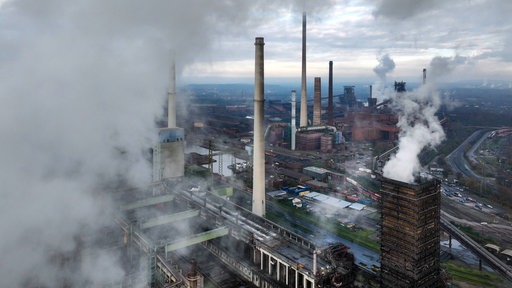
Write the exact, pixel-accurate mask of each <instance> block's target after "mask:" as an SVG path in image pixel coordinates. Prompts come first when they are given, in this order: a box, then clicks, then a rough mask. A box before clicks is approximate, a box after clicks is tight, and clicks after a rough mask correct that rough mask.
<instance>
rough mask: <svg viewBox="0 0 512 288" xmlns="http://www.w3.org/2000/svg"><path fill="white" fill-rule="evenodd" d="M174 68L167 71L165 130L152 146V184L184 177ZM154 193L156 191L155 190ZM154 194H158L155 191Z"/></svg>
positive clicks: (161, 131) (183, 157) (181, 130)
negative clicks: (177, 122)
mask: <svg viewBox="0 0 512 288" xmlns="http://www.w3.org/2000/svg"><path fill="white" fill-rule="evenodd" d="M175 70H176V67H175V64H174V60H173V61H172V63H171V66H170V71H169V74H170V76H169V89H168V93H167V94H168V107H167V115H168V116H167V128H163V129H161V130H160V131H159V143H158V144H156V145H154V146H153V182H155V183H156V182H161V181H164V180H177V179H180V178H181V177H183V176H184V175H185V130H184V129H183V128H178V127H176V72H175ZM155 191H156V190H155ZM156 193H159V192H158V191H156Z"/></svg>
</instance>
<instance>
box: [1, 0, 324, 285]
mask: <svg viewBox="0 0 512 288" xmlns="http://www.w3.org/2000/svg"><path fill="white" fill-rule="evenodd" d="M252 2H257V3H252ZM252 2H251V1H227V0H226V1H224V0H221V1H206V0H192V1H167V0H166V1H164V0H155V1H151V2H150V3H148V2H142V1H132V0H113V1H100V0H74V1H64V0H49V1H39V0H11V1H7V2H5V3H4V4H3V5H2V6H1V8H0V47H2V54H1V55H0V79H1V83H2V84H1V85H0V103H1V105H0V119H1V121H0V133H1V134H2V149H1V150H0V163H1V164H0V182H1V183H2V190H1V191H0V197H1V199H2V201H1V202H0V231H2V237H1V238H0V255H2V261H1V264H0V286H1V287H30V286H38V287H41V286H42V287H61V286H63V285H64V284H63V283H73V285H74V286H75V287H100V286H102V285H103V284H105V283H108V284H112V283H119V282H120V281H121V280H122V278H123V276H124V272H123V271H122V269H121V266H120V265H119V263H118V259H119V255H114V254H112V252H108V251H104V250H101V249H100V248H96V247H94V246H90V245H89V244H91V243H90V241H89V240H87V239H94V238H95V237H94V236H95V235H98V234H101V233H100V229H101V228H102V227H105V226H109V225H112V221H111V219H112V213H113V210H114V208H115V207H116V206H117V204H115V203H112V200H111V199H110V197H109V196H108V194H107V193H106V189H105V187H106V186H112V185H114V184H115V183H117V182H118V181H121V180H122V181H124V183H127V184H128V185H132V186H139V187H140V186H144V185H146V184H148V183H149V181H150V179H151V177H150V173H151V169H150V163H149V162H148V161H147V158H148V152H147V151H148V148H150V147H151V146H152V145H153V144H154V143H156V141H157V137H156V135H157V129H156V127H155V124H154V123H155V120H156V119H158V118H160V117H161V112H162V106H163V104H164V103H165V99H166V88H167V85H168V64H169V51H170V49H173V50H174V51H175V52H176V58H177V62H178V63H177V64H178V65H177V67H184V66H185V65H187V64H190V63H192V62H193V61H194V59H195V57H196V55H198V54H201V53H206V51H208V48H209V47H211V43H213V42H214V40H215V39H216V37H218V36H220V35H222V33H230V32H233V33H236V32H237V31H243V30H244V29H249V28H248V27H250V25H252V24H254V23H251V22H252V21H256V20H257V21H260V20H261V19H262V18H264V17H263V16H262V18H257V19H255V18H254V17H252V18H251V17H249V16H252V15H254V13H255V11H261V10H262V9H263V8H265V9H269V11H271V9H273V8H279V9H293V8H294V7H299V8H298V10H302V5H298V6H294V4H295V3H294V2H289V1H270V0H269V1H252ZM301 2H302V1H301ZM330 3H332V1H324V3H323V4H325V5H323V8H327V7H328V6H329V4H330ZM299 4H302V3H299ZM316 4H318V3H316ZM319 6H320V7H321V5H319ZM306 8H307V7H306ZM256 14H257V13H256ZM250 19H252V20H250ZM253 39H254V38H252V39H250V40H249V41H251V45H252V41H253ZM178 73H179V72H178ZM84 239H85V240H84ZM84 241H85V244H83V242H84ZM119 241H121V239H120V240H119ZM93 242H94V241H93ZM95 255H101V256H98V257H96V256H95ZM69 257H71V258H73V259H75V260H77V259H78V260H77V261H73V262H76V264H75V265H74V266H73V267H70V268H69V267H68V268H66V267H67V266H68V265H66V264H67V263H66V261H65V259H68V258H69Z"/></svg>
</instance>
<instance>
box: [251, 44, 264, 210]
mask: <svg viewBox="0 0 512 288" xmlns="http://www.w3.org/2000/svg"><path fill="white" fill-rule="evenodd" d="M254 45H255V46H256V53H255V71H254V153H253V157H254V158H253V173H252V213H254V214H256V215H258V216H261V217H265V139H264V137H263V136H264V135H263V102H264V101H265V98H264V95H263V93H264V86H265V85H264V61H263V46H264V45H265V42H264V40H263V37H256V41H255V43H254Z"/></svg>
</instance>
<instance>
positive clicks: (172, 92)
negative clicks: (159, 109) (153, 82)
mask: <svg viewBox="0 0 512 288" xmlns="http://www.w3.org/2000/svg"><path fill="white" fill-rule="evenodd" d="M167 96H168V103H167V105H168V106H167V127H168V128H176V67H175V64H174V57H173V58H172V60H171V67H170V69H169V90H168V92H167Z"/></svg>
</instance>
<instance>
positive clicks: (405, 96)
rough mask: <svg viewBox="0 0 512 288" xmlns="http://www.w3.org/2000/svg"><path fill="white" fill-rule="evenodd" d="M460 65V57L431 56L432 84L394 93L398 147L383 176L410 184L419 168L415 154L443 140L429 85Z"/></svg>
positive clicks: (437, 102) (437, 100)
mask: <svg viewBox="0 0 512 288" xmlns="http://www.w3.org/2000/svg"><path fill="white" fill-rule="evenodd" d="M464 62H465V58H462V57H453V58H445V57H435V58H433V59H432V61H431V63H430V68H429V69H428V70H427V71H430V72H431V73H432V74H431V77H429V79H431V80H432V81H429V82H427V84H426V85H423V86H421V87H420V88H418V89H417V90H414V91H412V92H405V93H395V95H394V98H393V102H392V107H393V108H394V109H395V110H396V111H397V113H398V117H399V120H398V124H397V126H398V127H399V128H400V135H399V144H398V146H399V148H398V152H397V153H396V155H394V156H393V157H391V159H390V160H389V161H388V162H387V163H386V165H385V166H384V168H383V174H384V176H385V177H388V178H392V179H395V180H399V181H403V182H408V183H413V182H414V179H415V176H416V175H417V174H418V173H419V172H420V169H421V164H420V162H419V159H418V155H419V153H420V152H421V151H422V150H423V148H425V147H432V148H433V147H436V146H437V145H439V144H440V143H441V141H443V140H444V138H445V134H444V131H443V128H442V127H441V124H440V123H439V119H438V118H437V116H436V115H435V113H436V111H437V110H438V109H439V107H440V105H441V97H440V95H439V92H438V91H437V90H436V87H435V86H434V84H433V83H435V82H434V81H436V80H437V81H439V80H440V78H441V77H442V76H446V75H447V74H448V73H450V72H451V71H453V69H454V68H455V66H456V65H459V64H462V63H464Z"/></svg>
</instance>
